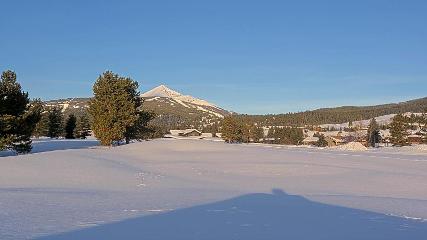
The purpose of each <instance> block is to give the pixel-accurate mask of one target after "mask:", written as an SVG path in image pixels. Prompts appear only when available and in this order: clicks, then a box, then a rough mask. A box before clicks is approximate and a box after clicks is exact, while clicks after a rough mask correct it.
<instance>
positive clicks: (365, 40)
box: [0, 0, 427, 113]
mask: <svg viewBox="0 0 427 240" xmlns="http://www.w3.org/2000/svg"><path fill="white" fill-rule="evenodd" d="M0 7H1V11H0V12H1V13H0V30H1V32H0V70H2V71H3V70H6V69H12V70H14V71H16V72H17V74H18V80H19V81H20V82H21V84H22V86H23V87H24V88H25V90H26V91H29V93H30V96H31V97H39V98H42V99H44V100H47V99H56V98H66V97H87V96H91V94H92V84H93V82H94V81H95V80H96V78H97V76H98V75H99V74H100V73H102V72H103V71H105V70H112V71H114V72H116V73H118V74H120V75H124V76H130V77H132V78H133V79H134V80H137V81H138V82H139V83H140V90H141V91H142V92H143V91H146V90H149V89H151V88H152V87H155V86H157V85H159V84H165V85H167V86H169V87H170V88H172V89H175V90H177V91H180V92H183V93H186V94H190V95H193V96H196V97H199V98H203V99H206V100H208V101H210V102H213V103H215V104H217V105H219V106H221V107H224V108H226V109H229V110H233V111H236V112H241V113H282V112H289V111H301V110H307V109H314V108H318V107H330V106H340V105H369V104H378V103H387V102H396V101H402V100H409V99H412V98H417V97H425V96H427V1H425V0H419V1H416V0H413V1H411V0H401V1H393V0H366V1H365V0H357V1H356V0H352V1H350V0H349V1H346V0H336V1H326V0H325V1H321V0H313V1H304V0H298V1H297V0H295V1H286V0H282V1H268V0H263V1H262V0H259V1H250V0H242V1H237V0H235V1H233V0H227V1H222V0H210V1H203V0H198V1H185V0H171V1H162V0H153V1H93V0H91V1H89V0H85V1H77V0H73V1H65V0H64V1H60V0H57V1H54V0H52V1H46V0H37V1H34V0H33V1H30V0H29V1H20V0H9V1H8V0H4V1H1V5H0Z"/></svg>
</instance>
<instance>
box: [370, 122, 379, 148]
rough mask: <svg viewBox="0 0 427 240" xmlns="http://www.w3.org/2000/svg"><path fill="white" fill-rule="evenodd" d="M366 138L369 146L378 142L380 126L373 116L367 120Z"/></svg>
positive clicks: (373, 145) (374, 145)
mask: <svg viewBox="0 0 427 240" xmlns="http://www.w3.org/2000/svg"><path fill="white" fill-rule="evenodd" d="M367 140H368V144H369V146H371V147H376V146H377V143H379V142H380V127H379V126H378V123H377V121H376V120H375V118H372V119H371V122H369V126H368V134H367Z"/></svg>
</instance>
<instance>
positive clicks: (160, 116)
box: [45, 85, 231, 129]
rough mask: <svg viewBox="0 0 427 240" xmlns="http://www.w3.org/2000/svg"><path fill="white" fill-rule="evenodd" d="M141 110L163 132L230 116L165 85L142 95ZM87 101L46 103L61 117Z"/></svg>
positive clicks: (80, 110)
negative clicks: (153, 115)
mask: <svg viewBox="0 0 427 240" xmlns="http://www.w3.org/2000/svg"><path fill="white" fill-rule="evenodd" d="M141 97H142V98H143V99H144V104H143V107H144V110H147V111H153V112H155V113H156V115H157V118H156V119H155V120H154V123H155V124H157V125H162V126H165V127H166V128H169V129H172V128H188V127H194V128H199V127H202V126H208V125H212V124H214V123H218V122H220V121H221V119H223V118H224V116H227V115H229V114H231V112H229V111H227V110H224V109H222V108H220V107H218V106H216V105H214V104H212V103H209V102H207V101H206V100H202V99H198V98H195V97H192V96H189V95H183V94H181V93H179V92H177V91H174V90H172V89H170V88H168V87H166V86H165V85H160V86H158V87H156V88H153V89H151V90H150V91H147V92H145V93H143V94H141ZM89 100H90V98H68V99H59V100H50V101H46V102H45V105H46V106H48V107H59V108H61V109H62V112H63V113H64V114H65V115H68V114H70V113H73V114H76V115H80V114H82V113H83V112H85V111H86V110H87V108H88V107H89Z"/></svg>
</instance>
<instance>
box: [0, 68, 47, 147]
mask: <svg viewBox="0 0 427 240" xmlns="http://www.w3.org/2000/svg"><path fill="white" fill-rule="evenodd" d="M41 111H42V105H41V102H40V101H38V100H37V101H33V102H32V103H30V99H29V98H28V93H26V92H23V91H22V89H21V85H20V84H19V83H18V82H17V81H16V74H15V72H13V71H10V70H8V71H5V72H3V73H2V75H1V81H0V150H1V149H11V150H14V151H16V152H18V153H27V152H30V151H31V148H32V147H31V139H30V137H31V135H32V133H33V130H34V128H35V126H36V124H37V122H38V121H39V120H40V114H41Z"/></svg>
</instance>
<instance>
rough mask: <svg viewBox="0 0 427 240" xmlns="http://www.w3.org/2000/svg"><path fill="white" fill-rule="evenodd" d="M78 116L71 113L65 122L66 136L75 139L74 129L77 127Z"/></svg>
mask: <svg viewBox="0 0 427 240" xmlns="http://www.w3.org/2000/svg"><path fill="white" fill-rule="evenodd" d="M76 122H77V118H76V116H74V114H70V115H69V116H68V118H67V121H66V123H65V138H67V139H74V138H75V136H74V131H75V129H76Z"/></svg>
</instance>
